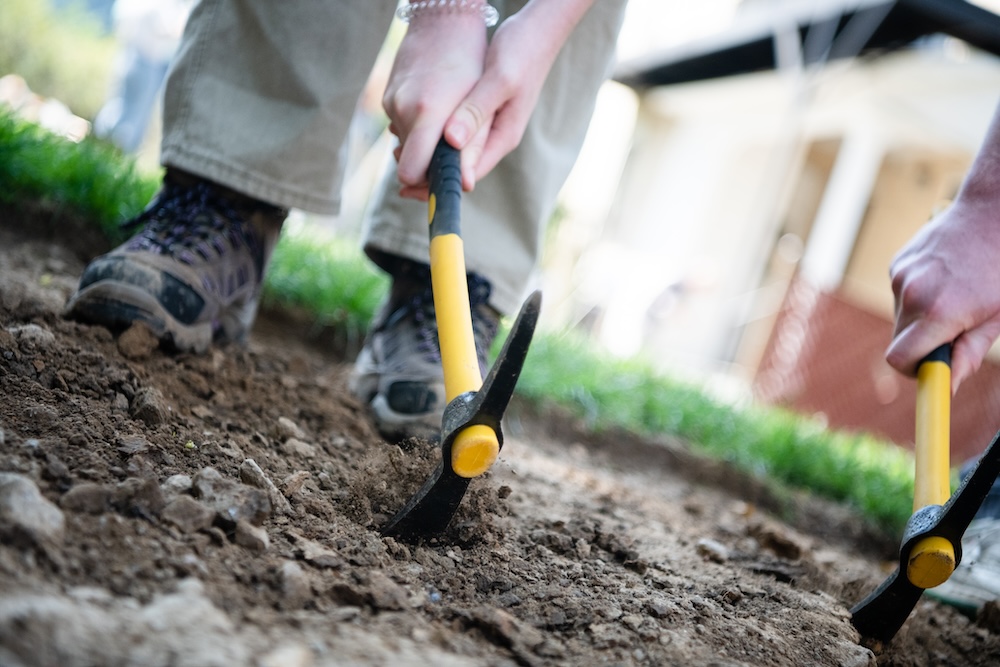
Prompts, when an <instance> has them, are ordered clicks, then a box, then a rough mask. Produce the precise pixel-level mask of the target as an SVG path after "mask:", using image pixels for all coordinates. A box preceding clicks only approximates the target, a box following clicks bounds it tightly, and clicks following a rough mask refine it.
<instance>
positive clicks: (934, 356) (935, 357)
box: [920, 343, 951, 366]
mask: <svg viewBox="0 0 1000 667" xmlns="http://www.w3.org/2000/svg"><path fill="white" fill-rule="evenodd" d="M928 361H943V362H944V363H946V364H948V366H951V343H945V344H944V345H942V346H940V347H938V348H936V349H934V350H933V351H932V352H931V353H930V354H928V355H927V356H926V357H924V358H923V359H921V360H920V363H921V364H922V363H925V362H928Z"/></svg>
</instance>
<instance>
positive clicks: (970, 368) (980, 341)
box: [951, 322, 1000, 392]
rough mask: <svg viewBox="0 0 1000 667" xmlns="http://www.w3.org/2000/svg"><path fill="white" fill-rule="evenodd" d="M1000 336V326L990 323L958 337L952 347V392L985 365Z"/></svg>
mask: <svg viewBox="0 0 1000 667" xmlns="http://www.w3.org/2000/svg"><path fill="white" fill-rule="evenodd" d="M998 335H1000V324H998V323H996V322H989V323H987V324H985V325H983V326H980V327H977V328H976V329H974V330H971V331H966V332H965V333H963V334H961V335H960V336H958V338H956V339H955V342H954V344H953V345H952V352H951V383H952V392H954V391H956V390H957V389H958V387H959V385H960V384H962V382H964V381H965V380H966V379H968V378H969V377H971V376H972V375H973V374H974V373H975V372H976V371H978V370H979V368H980V367H981V366H982V365H983V360H984V359H985V358H986V355H987V353H989V351H990V348H991V347H992V346H993V343H994V342H995V341H996V339H997V336H998Z"/></svg>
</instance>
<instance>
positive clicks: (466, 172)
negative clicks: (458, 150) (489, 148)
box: [462, 126, 490, 192]
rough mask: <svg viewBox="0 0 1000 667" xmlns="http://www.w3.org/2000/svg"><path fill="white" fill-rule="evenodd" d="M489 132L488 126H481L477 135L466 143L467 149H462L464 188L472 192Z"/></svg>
mask: <svg viewBox="0 0 1000 667" xmlns="http://www.w3.org/2000/svg"><path fill="white" fill-rule="evenodd" d="M489 132H490V130H489V127H488V126H484V127H482V128H480V130H479V132H477V133H476V136H474V137H473V138H472V141H470V142H469V143H468V144H466V146H465V149H464V150H463V151H462V189H463V190H465V191H466V192H472V190H474V189H475V187H476V181H477V180H478V179H477V177H476V173H477V168H478V165H479V160H480V158H481V156H482V154H483V145H484V144H485V143H486V139H487V137H488V136H489Z"/></svg>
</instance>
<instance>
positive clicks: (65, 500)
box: [59, 482, 113, 514]
mask: <svg viewBox="0 0 1000 667" xmlns="http://www.w3.org/2000/svg"><path fill="white" fill-rule="evenodd" d="M112 493H113V492H112V490H111V489H110V488H108V487H106V486H104V485H102V484H93V483H91V482H83V483H81V484H77V485H76V486H74V487H73V488H71V489H70V490H69V491H67V492H66V493H64V494H63V495H62V498H60V499H59V506H60V507H62V508H63V509H64V510H69V511H70V512H83V513H84V514H103V513H104V512H107V511H108V509H110V507H111V496H112Z"/></svg>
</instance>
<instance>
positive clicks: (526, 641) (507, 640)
mask: <svg viewBox="0 0 1000 667" xmlns="http://www.w3.org/2000/svg"><path fill="white" fill-rule="evenodd" d="M474 618H475V620H476V624H477V625H479V627H481V628H482V629H483V630H484V631H485V632H486V633H487V634H489V635H491V636H494V637H497V638H500V639H502V640H503V643H504V644H506V645H508V646H524V647H527V648H532V647H535V646H538V645H540V644H541V643H542V642H543V641H544V640H545V637H544V636H543V635H542V633H541V632H540V631H539V630H538V629H536V628H534V627H532V626H530V625H528V624H526V623H522V622H521V621H519V620H517V618H515V617H514V616H513V615H512V614H510V613H508V612H506V611H504V610H502V609H496V608H493V607H487V608H484V609H478V610H476V611H475V612H474Z"/></svg>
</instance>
